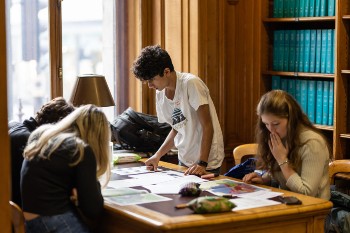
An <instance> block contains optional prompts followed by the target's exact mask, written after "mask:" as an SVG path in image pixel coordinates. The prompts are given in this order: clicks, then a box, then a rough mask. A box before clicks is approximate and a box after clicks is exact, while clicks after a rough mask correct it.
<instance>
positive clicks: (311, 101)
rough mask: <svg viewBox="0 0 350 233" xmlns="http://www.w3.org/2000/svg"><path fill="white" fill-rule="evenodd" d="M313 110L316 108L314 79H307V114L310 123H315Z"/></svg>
mask: <svg viewBox="0 0 350 233" xmlns="http://www.w3.org/2000/svg"><path fill="white" fill-rule="evenodd" d="M315 110H316V81H315V80H309V81H308V89H307V116H308V117H309V120H310V121H311V122H312V123H315Z"/></svg>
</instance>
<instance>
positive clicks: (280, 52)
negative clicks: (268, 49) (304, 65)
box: [278, 30, 284, 71]
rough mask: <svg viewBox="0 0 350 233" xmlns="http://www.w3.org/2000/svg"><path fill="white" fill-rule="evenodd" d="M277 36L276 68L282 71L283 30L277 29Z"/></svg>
mask: <svg viewBox="0 0 350 233" xmlns="http://www.w3.org/2000/svg"><path fill="white" fill-rule="evenodd" d="M278 37H279V41H278V44H279V45H278V59H279V60H278V70H279V71H282V70H283V64H284V30H279V34H278Z"/></svg>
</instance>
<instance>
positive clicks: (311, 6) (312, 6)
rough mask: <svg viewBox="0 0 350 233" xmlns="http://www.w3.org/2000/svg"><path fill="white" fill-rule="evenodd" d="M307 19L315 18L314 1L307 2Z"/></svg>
mask: <svg viewBox="0 0 350 233" xmlns="http://www.w3.org/2000/svg"><path fill="white" fill-rule="evenodd" d="M309 1H310V3H309V4H310V5H309V17H314V16H315V0H309Z"/></svg>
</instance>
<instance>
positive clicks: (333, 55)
mask: <svg viewBox="0 0 350 233" xmlns="http://www.w3.org/2000/svg"><path fill="white" fill-rule="evenodd" d="M332 38H333V39H332V55H331V57H332V63H331V73H332V74H334V67H335V29H333V30H332Z"/></svg>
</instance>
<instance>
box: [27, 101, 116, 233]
mask: <svg viewBox="0 0 350 233" xmlns="http://www.w3.org/2000/svg"><path fill="white" fill-rule="evenodd" d="M110 138H111V133H110V124H109V122H108V120H107V118H106V116H105V114H104V113H103V112H102V110H100V109H99V108H98V107H96V106H94V105H83V106H81V107H79V108H77V109H75V110H74V111H73V112H72V113H71V114H69V115H68V116H66V117H65V118H64V119H62V120H61V121H59V122H58V123H56V124H45V125H42V126H40V127H39V128H37V129H36V130H34V131H33V133H32V134H31V135H30V137H29V139H28V143H27V146H26V147H25V149H24V152H23V155H24V161H23V165H22V170H21V194H22V204H23V207H22V208H23V214H24V218H25V220H26V232H27V233H35V232H41V233H49V232H55V233H66V232H79V233H81V232H91V231H90V229H89V228H88V225H86V223H85V222H83V221H82V219H81V218H80V215H78V214H77V212H76V208H75V206H74V205H73V203H72V201H71V193H72V190H73V189H74V190H75V191H76V192H75V193H76V194H75V195H76V198H77V203H78V205H79V209H80V211H81V213H82V215H83V216H84V217H87V218H88V219H92V220H96V218H98V217H99V216H100V215H101V213H102V211H103V197H102V194H101V187H100V183H99V181H98V179H99V178H100V177H101V176H102V175H103V174H106V179H105V181H108V179H109V176H110V173H109V171H110V169H109V164H110V162H109V158H110V153H111V151H110V149H109V141H110Z"/></svg>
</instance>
